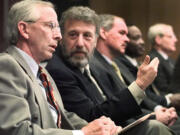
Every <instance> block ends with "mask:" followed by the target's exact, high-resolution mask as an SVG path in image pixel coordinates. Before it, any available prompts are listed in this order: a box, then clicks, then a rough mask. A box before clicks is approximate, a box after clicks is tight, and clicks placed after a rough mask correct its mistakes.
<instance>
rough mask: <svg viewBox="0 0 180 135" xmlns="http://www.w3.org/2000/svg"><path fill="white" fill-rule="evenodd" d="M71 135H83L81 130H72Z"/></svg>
mask: <svg viewBox="0 0 180 135" xmlns="http://www.w3.org/2000/svg"><path fill="white" fill-rule="evenodd" d="M72 133H73V135H84V133H83V131H82V130H72Z"/></svg>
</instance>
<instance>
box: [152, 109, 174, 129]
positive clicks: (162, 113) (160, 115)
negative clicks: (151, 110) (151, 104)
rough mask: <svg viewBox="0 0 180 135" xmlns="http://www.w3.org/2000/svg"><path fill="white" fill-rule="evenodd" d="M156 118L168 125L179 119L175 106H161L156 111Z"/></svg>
mask: <svg viewBox="0 0 180 135" xmlns="http://www.w3.org/2000/svg"><path fill="white" fill-rule="evenodd" d="M155 114H156V120H158V121H160V122H162V123H164V124H165V125H167V126H172V125H173V124H174V123H175V122H176V120H177V113H176V110H175V108H173V107H171V108H169V109H168V108H165V107H161V108H159V109H157V110H156V111H155Z"/></svg>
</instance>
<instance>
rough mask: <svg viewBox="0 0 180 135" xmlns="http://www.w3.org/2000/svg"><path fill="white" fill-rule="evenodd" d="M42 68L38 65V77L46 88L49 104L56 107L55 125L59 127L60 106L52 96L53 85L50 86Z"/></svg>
mask: <svg viewBox="0 0 180 135" xmlns="http://www.w3.org/2000/svg"><path fill="white" fill-rule="evenodd" d="M43 70H44V69H43V68H42V67H40V66H39V71H38V73H39V79H40V80H41V81H42V84H43V86H44V88H45V90H46V96H47V101H48V102H49V104H51V105H52V106H53V107H54V108H55V109H56V112H57V114H58V118H57V126H58V127H59V128H60V127H61V113H60V108H59V106H58V103H57V101H56V99H55V97H54V90H53V87H52V85H51V83H50V81H49V80H48V78H47V75H46V74H45V72H44V71H43Z"/></svg>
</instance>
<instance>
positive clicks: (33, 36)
mask: <svg viewBox="0 0 180 135" xmlns="http://www.w3.org/2000/svg"><path fill="white" fill-rule="evenodd" d="M38 9H39V10H37V14H39V16H40V18H39V19H38V20H37V21H36V22H33V23H28V28H27V31H28V34H29V35H28V36H29V37H28V39H27V40H28V48H29V49H28V50H29V51H28V54H29V55H31V56H32V57H33V58H34V59H35V61H36V62H37V63H40V62H41V61H44V60H47V59H50V58H51V57H52V54H53V52H54V51H55V48H56V47H57V44H58V41H60V40H61V34H60V29H59V27H58V26H59V24H58V20H57V15H56V12H55V11H54V9H52V8H50V7H39V8H38Z"/></svg>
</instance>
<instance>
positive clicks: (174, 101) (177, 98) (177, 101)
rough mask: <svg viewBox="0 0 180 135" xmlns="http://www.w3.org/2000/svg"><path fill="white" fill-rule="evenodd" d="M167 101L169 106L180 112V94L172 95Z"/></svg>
mask: <svg viewBox="0 0 180 135" xmlns="http://www.w3.org/2000/svg"><path fill="white" fill-rule="evenodd" d="M169 99H170V100H171V106H173V107H175V108H176V109H177V110H180V94H179V93H178V94H173V95H172V96H171V97H170V98H169Z"/></svg>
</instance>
